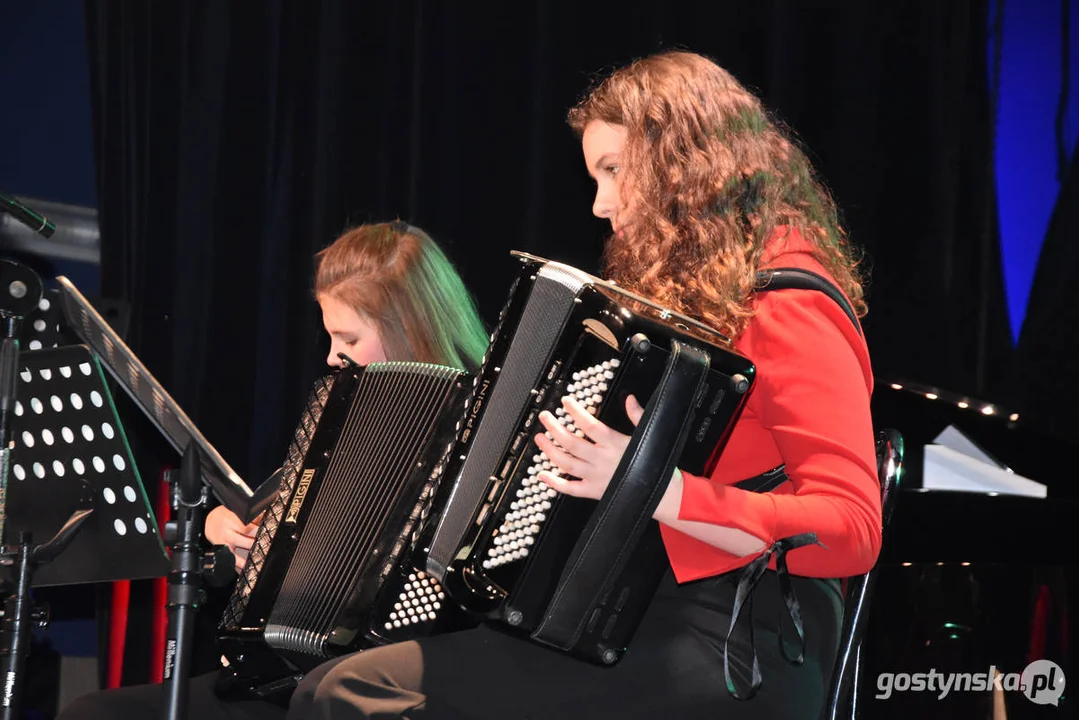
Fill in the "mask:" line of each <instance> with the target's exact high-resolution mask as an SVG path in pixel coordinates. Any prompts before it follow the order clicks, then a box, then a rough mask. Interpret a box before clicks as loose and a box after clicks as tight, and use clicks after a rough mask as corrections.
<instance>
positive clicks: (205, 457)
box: [56, 275, 276, 521]
mask: <svg viewBox="0 0 1079 720" xmlns="http://www.w3.org/2000/svg"><path fill="white" fill-rule="evenodd" d="M56 282H57V285H58V288H59V291H60V292H59V296H58V299H59V302H60V306H61V309H62V311H63V314H64V317H65V319H66V320H67V323H68V325H69V326H70V327H71V329H72V330H74V332H75V334H76V335H78V337H79V338H80V339H81V340H82V341H83V342H85V343H86V344H87V345H89V346H90V348H91V349H92V350H93V351H94V353H95V354H96V355H97V356H98V357H99V358H100V359H101V362H102V364H103V366H104V368H105V369H106V370H107V371H108V372H109V374H110V375H112V377H113V378H114V379H115V380H116V382H117V383H118V384H119V385H120V387H122V388H123V389H124V391H125V392H126V393H127V394H128V395H129V396H130V397H131V399H133V400H134V401H135V402H136V403H137V404H138V406H139V407H140V408H141V409H142V411H143V412H144V413H145V414H146V416H147V417H148V418H150V420H151V421H152V422H153V423H154V425H155V426H157V429H158V430H159V431H160V432H161V434H162V435H163V436H164V437H165V439H166V440H168V441H169V443H170V444H171V445H172V446H173V448H174V449H175V450H176V451H177V452H179V453H181V454H182V453H184V451H185V450H186V449H187V447H188V446H189V445H194V446H195V447H196V448H197V449H198V455H199V458H200V462H201V465H202V472H203V478H204V479H205V481H206V483H207V484H208V485H209V487H210V489H212V490H213V493H214V495H216V496H217V499H218V500H220V501H221V503H222V504H224V505H225V506H226V507H227V508H228V509H230V510H232V511H233V512H234V513H236V514H237V515H238V516H239V517H240V518H243V519H245V520H247V521H250V520H251V519H252V518H253V517H254V516H255V515H257V514H258V512H257V510H258V508H259V507H261V503H263V502H265V493H263V494H256V493H255V492H253V491H252V490H251V488H250V487H249V486H248V485H247V483H246V482H244V480H243V479H242V478H241V477H240V476H239V475H238V474H237V473H236V472H235V471H234V470H233V469H232V468H231V467H229V464H228V463H226V462H225V459H224V458H223V457H221V455H220V454H219V453H218V452H217V450H216V449H215V448H214V447H213V446H212V445H211V444H210V443H209V442H208V441H207V440H206V438H205V437H203V435H202V433H201V432H199V429H198V428H197V427H195V424H194V423H193V422H191V420H190V418H188V417H187V414H186V413H184V411H183V410H182V409H181V408H180V406H179V404H178V403H176V401H175V400H173V399H172V396H170V395H169V394H168V392H166V391H165V388H164V387H162V385H161V383H159V382H158V381H157V379H156V378H154V376H153V375H152V374H150V371H149V370H147V369H146V367H145V366H144V365H143V364H142V362H141V361H140V360H139V359H138V358H137V357H136V356H135V353H133V352H132V351H131V350H130V348H128V347H127V345H126V344H125V343H124V341H123V340H121V339H120V336H119V335H117V334H116V332H115V331H114V330H113V329H112V327H110V325H109V323H108V322H107V321H106V320H105V319H104V318H103V317H102V316H101V315H100V313H98V311H97V309H95V308H94V306H93V305H92V304H91V303H90V301H89V300H87V299H86V298H85V297H83V295H82V293H80V292H79V290H78V288H76V287H75V285H74V284H73V283H72V282H71V281H70V280H68V279H67V278H66V277H64V276H62V275H61V276H59V277H57V278H56ZM263 486H264V487H265V486H266V484H265V483H263ZM275 489H276V487H274V486H271V487H270V488H269V490H270V491H272V490H275Z"/></svg>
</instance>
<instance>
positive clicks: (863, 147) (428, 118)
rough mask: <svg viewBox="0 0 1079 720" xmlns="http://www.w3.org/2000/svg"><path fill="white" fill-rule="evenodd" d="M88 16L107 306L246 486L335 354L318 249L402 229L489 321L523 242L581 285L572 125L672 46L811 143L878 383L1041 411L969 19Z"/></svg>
mask: <svg viewBox="0 0 1079 720" xmlns="http://www.w3.org/2000/svg"><path fill="white" fill-rule="evenodd" d="M86 9H87V13H86V14H87V18H88V30H87V31H88V44H89V52H90V66H91V72H92V80H93V110H94V136H95V141H96V157H97V173H98V174H97V180H98V196H99V198H100V213H101V214H100V223H101V231H102V243H103V255H102V291H103V294H104V295H106V296H108V297H114V298H120V299H123V300H126V301H128V302H130V303H131V305H132V308H133V312H134V314H133V317H132V323H131V332H130V338H131V342H132V345H133V347H134V348H135V350H136V352H137V353H138V354H139V356H140V357H141V358H142V359H143V361H144V362H145V363H146V364H147V366H148V367H149V368H150V369H151V371H152V372H154V373H155V374H156V375H157V377H158V378H159V379H160V380H161V381H162V382H163V383H164V384H165V386H166V387H167V388H168V389H169V390H170V392H171V393H172V394H173V396H174V397H175V398H176V399H177V400H178V401H179V403H180V404H181V405H182V407H183V408H184V409H185V410H186V411H187V412H188V414H189V415H190V416H191V417H192V419H193V420H194V421H195V422H196V423H197V424H198V426H199V427H200V428H201V429H202V431H203V432H204V434H205V435H206V436H207V437H208V439H209V440H210V441H211V442H212V443H214V444H215V446H217V447H218V448H219V449H220V450H221V452H222V453H223V455H224V456H225V457H226V458H228V459H229V461H230V462H231V463H232V464H233V466H234V467H235V468H236V469H237V471H238V472H239V473H240V474H241V475H242V476H243V477H245V478H247V479H248V481H249V482H250V483H252V484H256V483H257V482H258V481H259V480H260V479H261V478H263V477H265V476H266V475H267V474H268V473H269V472H270V470H271V469H272V468H273V467H275V466H276V465H277V464H278V463H279V462H280V461H281V459H282V455H283V452H284V449H285V446H286V443H287V439H288V437H289V436H290V434H291V432H292V428H293V423H294V422H295V421H296V419H297V418H298V413H299V409H300V405H301V403H302V402H303V400H304V398H305V396H306V392H307V388H308V387H309V385H310V383H311V381H312V380H313V378H314V376H315V374H316V373H317V372H318V371H319V369H320V366H321V364H322V362H323V344H322V343H323V338H322V337H321V326H320V322H319V316H318V312H317V306H316V305H315V304H314V302H313V301H312V299H311V297H310V283H311V268H312V264H311V257H312V255H313V253H314V252H315V251H316V250H317V249H318V248H320V247H322V246H324V245H325V244H327V243H328V242H330V241H331V240H332V239H333V238H334V237H335V236H336V235H337V234H338V233H339V232H341V231H342V230H343V229H345V228H346V227H347V226H349V225H350V224H355V223H359V222H362V221H382V220H390V219H394V218H397V217H401V218H406V219H408V220H410V221H412V222H414V223H416V224H418V225H420V226H422V227H424V228H426V229H427V230H429V231H430V232H431V233H432V234H433V235H434V237H435V238H437V239H439V240H440V241H441V242H442V243H443V244H444V246H445V247H446V249H447V251H448V252H449V254H450V256H451V257H452V259H453V260H454V261H455V262H456V263H457V265H458V267H459V268H460V270H461V272H462V274H463V276H464V278H465V280H466V282H467V283H468V284H469V286H470V287H471V289H472V290H473V292H474V293H475V295H476V297H477V300H478V302H479V304H480V307H481V310H482V312H483V314H484V316H485V318H486V319H487V321H488V322H489V323H490V322H491V321H493V320H494V318H495V316H496V314H497V312H498V309H499V307H500V305H501V303H502V300H503V299H504V297H505V293H506V292H507V290H508V281H509V273H510V271H511V267H512V263H511V261H510V259H509V257H508V252H509V251H510V250H511V249H520V250H525V251H529V252H533V253H536V254H539V255H543V256H546V257H551V258H555V259H559V260H562V261H565V262H569V263H573V264H576V265H578V266H580V267H582V268H584V269H587V270H593V271H595V270H596V269H597V260H598V257H599V252H600V249H601V246H602V242H603V238H604V232H605V231H606V228H605V227H604V226H603V223H601V222H599V221H597V220H595V219H594V218H592V217H591V212H590V208H591V202H592V184H591V181H590V180H589V179H588V177H587V175H586V173H585V169H584V167H583V162H582V160H581V157H580V148H579V146H578V144H577V142H576V141H575V139H574V138H573V137H572V134H571V133H570V131H569V130H568V128H567V127H566V125H565V121H564V117H565V111H566V110H567V109H568V108H569V106H570V105H571V104H572V103H573V102H574V100H575V99H576V98H577V97H578V96H579V95H580V94H581V93H582V92H583V90H584V89H585V88H586V86H587V84H588V82H589V80H590V78H591V74H592V73H593V72H595V71H600V70H602V69H605V68H607V67H610V66H614V65H616V64H621V63H623V62H625V61H628V60H630V59H632V58H633V57H636V56H640V55H643V54H647V53H649V52H652V51H655V50H658V49H661V48H670V47H685V48H688V49H692V50H696V51H699V52H703V53H706V54H709V55H711V56H712V57H714V58H715V59H716V60H717V61H718V62H719V63H720V64H722V65H724V66H725V67H727V68H728V69H730V70H731V71H733V72H734V73H735V74H736V75H737V76H738V77H739V78H740V79H742V80H743V81H745V82H746V83H747V84H748V85H749V86H751V87H752V88H755V89H756V90H758V91H759V93H760V94H761V95H762V97H763V98H764V99H765V101H766V103H767V104H768V105H770V106H771V107H772V108H773V109H774V110H775V112H776V114H777V116H778V117H779V118H780V119H782V120H783V121H785V122H786V123H787V124H788V125H790V126H791V127H793V128H794V129H795V130H796V131H797V132H798V133H799V135H800V137H801V139H802V141H803V142H804V143H805V144H806V145H807V146H808V148H809V149H810V151H811V154H812V157H813V158H814V159H815V161H816V162H817V164H818V167H819V169H820V171H821V173H822V175H823V177H824V178H825V180H826V181H827V182H828V184H829V185H830V187H831V188H832V189H833V191H834V192H835V195H836V198H837V200H838V202H839V204H840V206H841V207H842V208H843V210H844V212H845V217H846V221H847V224H848V227H849V229H850V231H851V235H852V237H853V238H854V240H855V242H857V243H858V244H860V245H862V246H863V247H864V248H865V249H866V251H867V257H868V260H869V262H870V265H871V269H872V282H871V285H870V288H869V292H870V294H869V302H870V315H869V317H868V319H867V321H866V328H867V333H868V337H869V340H870V343H871V349H872V350H873V354H874V359H875V364H876V369H877V372H878V375H879V376H880V377H882V378H890V377H904V378H911V379H915V380H919V381H922V382H927V383H935V384H938V385H940V386H943V387H945V388H949V389H952V390H956V391H959V392H970V393H976V394H978V395H980V396H983V397H985V398H986V399H989V400H994V401H1002V398H1004V397H1007V400H1008V402H1011V403H1012V405H1013V406H1015V407H1024V403H1025V402H1026V401H1027V399H1028V398H1026V397H1024V393H1023V392H1022V391H1021V390H1018V389H1016V388H1017V384H1016V383H1015V382H1013V378H1014V376H1013V373H1014V372H1015V368H1016V362H1017V354H1016V353H1015V352H1013V351H1012V350H1011V346H1010V341H1009V337H1008V329H1007V318H1006V312H1005V309H1004V307H1005V306H1004V294H1003V284H1002V281H1001V273H1000V254H999V249H998V248H999V244H998V242H997V237H996V234H995V221H994V217H995V211H994V207H993V201H992V194H991V188H992V182H991V168H992V163H991V159H992V152H991V147H992V146H991V132H990V122H989V117H990V112H989V110H990V98H991V94H990V92H989V88H988V86H987V79H986V78H987V73H986V68H985V65H986V53H985V47H986V32H987V31H986V27H987V23H988V10H987V2H985V1H983V0H955V1H951V2H934V1H932V0H922V1H916V0H895V1H894V2H888V3H866V2H835V3H821V2H812V3H803V2H786V3H781V2H764V3H746V2H740V1H737V0H731V1H714V2H707V3H705V2H701V3H661V2H644V1H641V0H625V1H621V2H613V1H612V2H607V1H602V2H591V3H582V4H580V5H579V6H578V4H577V3H571V2H569V1H568V0H552V1H545V0H540V1H538V2H531V3H524V4H520V5H517V6H512V7H511V6H501V5H488V4H482V7H481V6H480V4H472V3H434V2H421V1H419V0H402V1H400V2H391V3H368V2H352V1H351V0H321V1H319V0H306V1H305V2H284V1H282V0H267V1H265V2H219V1H216V0H214V1H195V0H192V1H191V2H183V3H141V2H139V3H131V2H122V1H119V0H86ZM1059 222H1060V223H1061V224H1063V223H1065V222H1066V219H1065V218H1061V219H1060V220H1059ZM1073 224H1074V223H1073ZM1053 271H1054V268H1052V267H1046V268H1044V272H1045V273H1047V274H1051V273H1052V272H1053ZM1040 281H1041V278H1039V282H1040ZM1050 284H1051V283H1050ZM1038 302H1040V301H1039V300H1038V298H1035V300H1033V301H1032V315H1034V314H1036V310H1035V309H1034V308H1035V306H1036V305H1037V304H1038ZM1032 328H1036V329H1032ZM1052 331H1053V326H1052V324H1051V323H1038V322H1034V321H1032V323H1031V325H1030V326H1029V327H1028V333H1047V335H1045V336H1043V339H1042V340H1041V341H1039V339H1037V338H1034V337H1030V338H1027V337H1024V343H1025V344H1026V345H1027V347H1030V348H1036V347H1038V346H1039V342H1044V341H1045V338H1051V337H1052ZM1049 342H1051V340H1049ZM1025 361H1026V362H1034V363H1037V362H1038V359H1037V358H1036V357H1030V356H1027V357H1026V358H1025ZM813 371H815V372H828V369H827V368H816V369H813ZM998 398H999V399H1001V400H998ZM143 436H144V437H146V438H149V439H146V440H145V441H144V442H145V443H148V444H153V442H154V440H153V439H152V436H153V433H152V432H151V431H150V430H149V429H145V428H144V429H143ZM158 455H159V456H160V457H162V458H165V459H163V460H161V462H167V461H169V460H168V459H167V458H168V452H167V451H165V450H162V449H161V448H158ZM173 460H174V459H173ZM144 472H145V471H144Z"/></svg>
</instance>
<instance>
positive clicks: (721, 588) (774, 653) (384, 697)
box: [60, 572, 842, 720]
mask: <svg viewBox="0 0 1079 720" xmlns="http://www.w3.org/2000/svg"><path fill="white" fill-rule="evenodd" d="M793 585H794V590H795V593H796V595H797V598H798V601H799V604H800V606H801V610H802V614H803V617H804V618H805V640H806V650H805V656H804V659H803V662H802V663H801V664H800V665H793V664H791V663H789V662H788V661H787V660H786V659H784V657H783V656H782V654H781V652H780V647H779V642H780V639H779V635H778V627H779V619H780V617H781V615H782V614H784V613H785V610H786V606H785V604H784V602H783V598H782V595H781V593H780V588H779V582H778V579H777V577H776V574H775V573H774V572H768V573H766V574H765V576H764V578H763V579H762V580H761V582H760V584H759V585H758V587H757V590H756V592H755V593H754V599H753V619H754V623H753V624H754V633H753V635H754V640H755V645H756V649H757V653H758V658H759V663H760V672H761V675H762V677H763V684H762V686H761V687H760V689H759V691H758V692H757V694H756V696H755V697H753V698H752V699H749V700H738V699H735V698H734V697H733V696H732V695H731V694H730V693H729V692H728V689H727V684H726V682H725V679H724V672H723V643H724V639H725V638H726V635H727V630H728V628H729V624H730V612H731V607H732V605H733V600H734V593H735V583H734V581H733V580H732V579H730V578H728V577H720V578H711V579H707V580H703V581H698V582H694V583H687V584H685V585H681V586H680V585H678V584H677V583H675V582H674V580H673V578H671V577H670V576H668V578H667V579H666V580H665V581H664V582H663V584H662V585H661V587H660V589H659V591H658V593H657V595H656V597H655V599H654V601H653V602H652V605H651V607H650V608H649V610H648V612H647V613H646V615H645V617H644V619H643V621H642V623H641V627H640V628H639V630H638V631H637V634H636V636H635V637H634V639H633V642H632V644H631V646H630V649H629V652H627V653H626V655H625V657H624V658H623V659H622V660H621V661H620V662H619V663H618V664H617V665H615V666H614V667H611V668H603V667H598V666H593V665H590V664H588V663H585V662H581V661H579V660H575V659H572V658H569V657H567V656H566V655H564V654H562V653H559V652H556V651H553V650H549V649H547V648H544V647H541V646H539V645H536V644H534V643H531V642H527V641H523V640H521V639H519V638H516V637H512V636H510V635H507V634H505V633H503V632H502V631H500V630H497V629H494V628H490V627H486V626H484V627H479V628H476V629H474V630H468V631H464V632H459V633H453V634H450V635H441V636H436V637H431V638H424V639H421V640H418V641H413V642H406V643H399V644H396V645H390V646H386V647H379V648H374V649H371V650H366V651H363V652H359V653H355V654H352V655H348V656H345V657H343V658H338V659H336V660H333V661H330V662H327V663H324V664H323V665H321V666H319V667H318V668H316V669H315V670H314V671H313V672H311V673H309V674H308V675H307V677H305V678H304V680H303V682H301V684H300V686H299V688H297V690H296V692H295V693H294V695H293V698H292V703H291V705H290V707H289V709H288V712H287V715H286V713H285V711H284V710H283V709H281V708H279V707H277V706H274V705H272V704H270V703H265V702H257V701H255V702H228V703H226V702H223V701H221V700H220V699H218V698H217V697H216V695H215V694H214V692H213V689H212V686H213V681H214V679H215V678H214V676H213V675H210V676H202V677H200V678H196V679H195V680H193V681H192V693H191V700H190V713H189V716H190V717H191V718H192V720H218V719H221V720H225V719H226V718H227V719H229V720H246V719H247V718H256V717H257V718H259V720H272V719H273V718H277V717H288V718H289V719H290V720H291V719H299V718H335V719H336V718H353V719H356V720H359V719H360V718H380V719H381V718H424V719H430V720H464V719H465V718H467V719H468V720H485V719H487V718H491V719H497V720H547V719H549V718H550V719H554V718H557V719H559V720H561V719H563V718H565V719H566V720H576V719H577V718H580V720H585V719H587V720H595V719H596V718H608V717H609V718H617V719H618V720H630V719H636V718H640V719H641V720H644V719H645V718H647V719H648V720H655V718H663V717H670V718H678V720H695V719H696V718H708V720H716V719H717V718H724V719H726V718H731V719H738V718H759V719H765V718H767V719H773V718H774V719H782V718H798V720H805V719H806V718H810V719H812V718H816V717H817V716H818V714H819V713H820V709H821V707H822V705H823V702H824V696H825V693H826V691H827V688H828V685H829V682H830V679H831V677H830V676H831V669H832V663H833V661H834V658H835V652H836V647H837V645H838V634H839V629H840V627H841V623H842V600H841V598H840V596H839V593H838V586H837V583H834V582H831V581H820V580H813V579H808V578H793ZM747 620H748V619H747ZM789 631H790V627H789V625H788V627H787V628H786V630H785V633H784V639H785V640H786V642H787V646H788V648H792V649H793V648H795V647H796V643H795V642H794V641H795V640H796V637H795V636H794V635H793V633H790V632H789ZM751 662H752V650H751V648H750V645H749V635H748V633H740V634H738V635H736V636H735V639H733V640H732V644H731V657H730V666H731V671H732V675H733V679H734V681H735V682H736V683H737V685H738V687H741V688H745V687H748V685H749V680H750V677H751ZM165 698H166V694H165V692H164V688H163V687H162V686H141V687H136V688H123V689H120V690H111V691H104V692H100V693H95V694H93V695H90V696H86V697H84V698H81V699H80V700H77V701H76V702H74V703H73V704H72V705H71V706H70V707H69V708H67V709H66V710H65V712H64V713H63V714H62V715H61V716H60V717H61V718H62V719H63V720H72V719H74V718H99V717H125V718H142V717H144V718H160V717H161V716H162V714H161V713H162V708H163V706H164V702H165Z"/></svg>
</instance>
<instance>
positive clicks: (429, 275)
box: [314, 221, 487, 372]
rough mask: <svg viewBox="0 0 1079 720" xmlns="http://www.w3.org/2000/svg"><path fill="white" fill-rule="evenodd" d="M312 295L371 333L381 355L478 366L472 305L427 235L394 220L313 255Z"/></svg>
mask: <svg viewBox="0 0 1079 720" xmlns="http://www.w3.org/2000/svg"><path fill="white" fill-rule="evenodd" d="M315 263H316V269H315V287H314V292H315V297H316V299H317V298H318V297H321V296H329V297H333V298H334V299H336V300H339V301H340V302H343V303H345V304H346V305H348V306H349V307H351V308H352V309H353V310H355V311H356V313H357V314H358V315H360V316H361V317H365V318H367V319H368V320H370V321H371V322H374V323H375V324H376V326H377V327H378V332H379V338H380V340H381V342H382V347H383V350H384V351H385V353H386V357H387V358H389V359H391V360H415V361H417V362H426V363H434V364H439V365H447V366H450V367H456V368H459V369H463V370H468V371H470V372H475V371H476V369H478V368H479V365H480V363H481V361H482V358H483V354H484V352H485V351H486V349H487V333H486V331H485V330H484V328H483V322H482V320H481V319H480V317H479V314H478V313H477V311H476V306H475V302H474V301H473V299H472V296H471V295H470V294H469V292H468V290H467V289H466V288H465V285H464V282H462V280H461V278H460V276H459V275H458V274H457V272H456V271H455V270H454V268H453V265H452V264H451V263H450V261H449V259H448V258H447V257H446V255H445V254H444V253H443V252H442V250H441V248H439V246H438V245H437V244H436V243H435V242H434V240H432V239H431V237H430V236H429V235H427V233H425V232H424V231H422V230H420V229H419V228H417V227H414V226H411V225H408V224H407V223H404V222H401V221H396V222H392V223H380V224H370V225H361V226H359V227H356V228H353V229H351V230H349V231H348V232H346V233H345V234H343V235H342V236H341V237H339V238H337V240H335V241H334V242H333V244H331V245H330V246H329V247H327V248H325V249H324V250H322V251H320V252H319V253H318V254H317V255H316V256H315Z"/></svg>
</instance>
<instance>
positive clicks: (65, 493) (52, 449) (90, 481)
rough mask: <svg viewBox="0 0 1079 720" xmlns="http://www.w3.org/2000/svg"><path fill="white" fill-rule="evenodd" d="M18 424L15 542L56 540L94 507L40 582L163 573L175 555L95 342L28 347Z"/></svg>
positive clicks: (11, 492)
mask: <svg viewBox="0 0 1079 720" xmlns="http://www.w3.org/2000/svg"><path fill="white" fill-rule="evenodd" d="M21 360H22V362H21V365H22V367H21V369H20V372H19V382H18V391H17V397H18V400H17V401H16V403H15V419H14V421H13V423H12V429H13V437H12V442H13V447H12V452H11V465H10V470H9V472H10V477H9V480H8V492H7V516H8V517H7V522H6V525H7V527H6V529H5V533H4V534H5V540H6V541H7V542H8V543H9V544H11V543H12V542H13V541H14V539H15V538H18V537H19V535H20V533H24V532H26V533H30V536H31V537H32V538H33V539H34V541H36V542H42V541H44V540H46V539H48V538H51V537H53V535H55V534H56V533H57V531H59V529H60V528H61V527H62V526H63V525H64V523H66V522H67V521H68V519H69V517H70V516H71V514H72V512H74V511H75V510H76V509H78V508H92V509H93V513H92V514H91V515H90V516H89V517H88V518H87V519H86V520H85V521H84V522H83V523H82V527H81V529H80V530H79V539H78V542H76V543H72V544H71V545H70V546H69V547H68V548H67V549H66V550H65V551H64V552H63V553H62V554H60V555H58V556H57V557H55V558H54V559H52V560H51V561H50V562H48V563H47V564H42V565H41V566H40V567H37V568H35V569H34V572H33V580H32V586H33V587H46V586H52V585H77V584H81V583H96V582H110V581H114V580H135V579H142V578H152V577H161V576H163V575H165V574H166V573H167V572H168V568H169V561H168V557H167V555H166V554H165V547H164V545H163V543H162V542H161V540H160V537H159V534H158V528H157V522H156V520H155V519H154V514H153V510H152V509H151V506H150V502H149V500H148V499H147V496H146V491H145V488H144V486H143V483H142V479H141V478H140V476H139V473H138V469H137V468H136V466H135V460H134V457H133V455H132V452H131V448H130V446H129V445H128V442H127V438H126V436H125V434H124V429H123V427H122V425H121V424H120V418H119V416H118V415H117V413H116V408H115V406H114V404H113V400H112V396H111V394H110V393H109V390H108V387H107V386H106V382H105V375H104V373H103V372H102V369H101V366H100V365H99V363H98V361H97V359H96V358H95V357H94V356H93V355H92V354H91V353H90V350H89V348H87V347H86V346H85V345H69V346H67V347H57V348H53V349H49V350H34V351H30V352H24V353H23V354H22V357H21Z"/></svg>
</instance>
